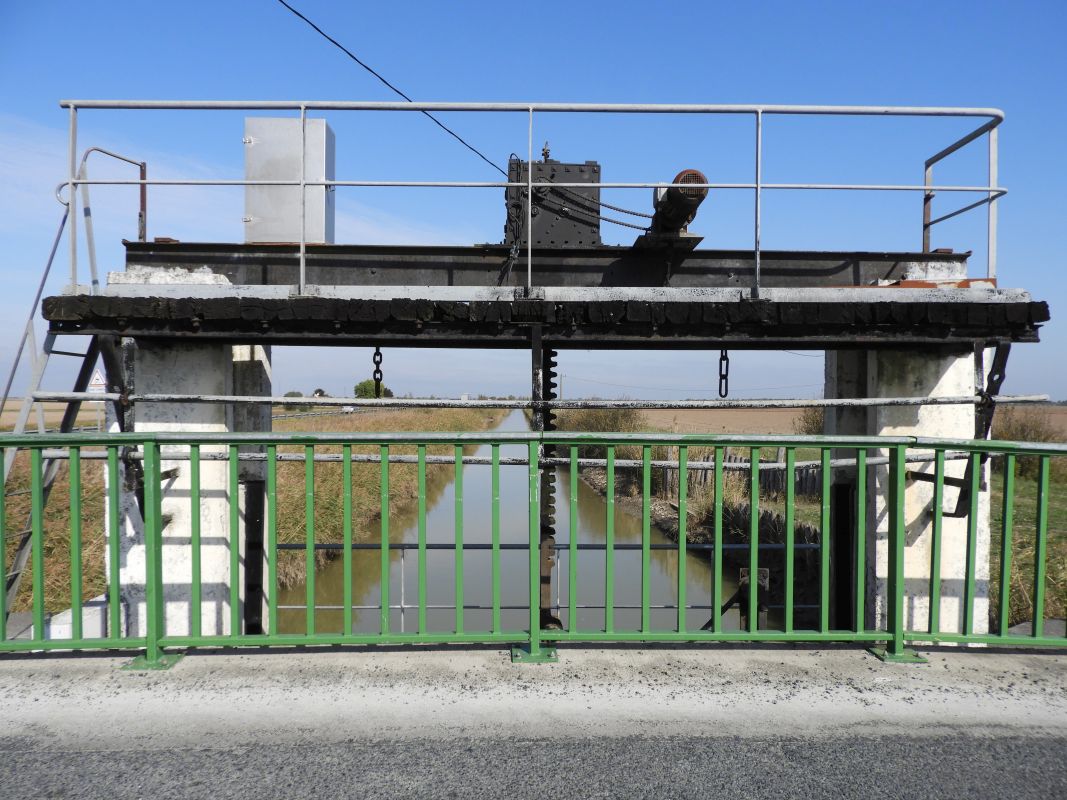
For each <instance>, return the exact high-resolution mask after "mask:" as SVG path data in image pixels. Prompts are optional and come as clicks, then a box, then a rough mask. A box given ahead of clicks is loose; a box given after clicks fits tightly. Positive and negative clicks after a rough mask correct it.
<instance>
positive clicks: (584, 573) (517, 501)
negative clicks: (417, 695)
mask: <svg viewBox="0 0 1067 800" xmlns="http://www.w3.org/2000/svg"><path fill="white" fill-rule="evenodd" d="M497 430H498V431H528V430H529V426H528V423H527V420H526V417H525V416H524V414H523V413H522V412H521V411H513V412H511V413H510V414H508V415H507V416H506V417H504V419H503V420H502V421H501V423H500V425H499V426H498V427H497ZM490 454H491V453H490V448H489V447H488V446H483V447H480V448H478V449H477V450H476V451H475V452H474V455H478V456H485V457H488V456H489V455H490ZM525 455H526V446H525V445H524V444H519V445H501V447H500V456H501V458H502V459H503V458H509V457H516V458H518V457H523V456H525ZM439 475H440V473H439ZM448 475H449V478H448V479H447V483H444V482H443V481H440V480H439V482H437V483H436V485H435V484H434V482H431V485H430V487H429V490H428V493H427V494H428V497H427V509H426V541H427V543H428V544H430V545H433V544H438V543H439V544H453V543H454V542H455V515H456V506H455V492H454V486H453V479H452V478H451V475H452V472H451V471H449V473H448ZM491 478H492V475H491V467H490V466H489V465H481V464H467V465H465V466H464V468H463V542H464V545H465V546H469V545H472V544H485V545H489V544H491V542H492V516H491V511H492V493H491V492H492V483H491ZM568 479H569V474H568V472H567V470H565V469H562V468H560V469H558V470H557V471H556V506H557V508H556V531H557V534H556V541H557V544H558V545H560V546H563V547H565V546H566V545H567V544H568V543H569V538H568V537H569V536H570V531H571V521H570V505H569V502H568V498H569V480H568ZM527 487H528V477H527V467H526V466H525V465H521V464H520V465H502V466H501V467H500V541H501V544H502V545H508V544H514V545H522V546H524V547H525V545H526V544H527V542H528V541H529V533H528V530H529V528H528V525H529V504H528V499H527ZM606 512H607V503H606V501H605V498H604V497H603V496H602V495H601V494H599V493H598V492H597V491H596V490H595V489H593V488H592V487H590V486H588V485H587V484H586V483H585V482H583V481H579V482H578V544H579V545H585V544H596V545H603V544H604V542H605V538H606V533H607V528H606V522H607V517H606ZM393 516H394V518H393V520H392V521H391V522H392V524H391V526H390V541H391V543H393V544H396V543H399V542H404V543H410V544H416V543H417V542H418V522H417V519H416V515H415V511H414V509H411V510H410V511H406V512H405V513H401V514H395V513H394V515H393ZM651 541H652V544H653V545H670V546H671V549H664V550H652V553H651V563H650V565H651V575H650V584H649V593H650V603H651V606H652V609H651V624H652V628H653V630H673V629H674V628H675V624H676V620H677V611H676V610H675V608H673V607H671V608H656V606H675V605H676V604H677V600H678V597H677V586H678V554H677V550H676V549H675V547H674V542H673V541H672V540H671V539H669V538H668V537H667V536H666V535H664V534H663V533H662V532H661V531H660V530H659V529H657V528H655V527H653V528H652V538H651ZM615 542H616V545H640V543H641V519H640V517H639V516H637V515H636V514H633V513H630V512H629V511H628V509H626V508H624V507H623V506H621V505H619V504H618V503H616V507H615ZM569 557H570V556H569V553H568V552H567V551H566V550H561V551H559V553H558V555H557V563H556V570H555V575H554V576H553V602H554V603H558V606H559V610H558V611H555V613H556V614H557V616H559V617H560V619H561V620H562V621H563V623H564V625H567V623H568V620H567V608H568V605H569V602H570V600H569V596H568V581H567V578H568V574H569V564H568V559H569ZM686 559H687V560H686V595H687V597H686V605H687V606H689V609H688V611H687V613H686V622H687V626H688V627H689V628H690V629H699V628H700V626H701V625H703V624H704V623H705V622H707V621H708V619H709V618H710V616H711V611H710V610H709V609H708V608H707V606H709V605H710V602H711V590H712V569H711V565H710V563H709V560H708V558H707V556H706V555H705V554H704V553H703V552H690V553H688V554H687V556H686ZM389 560H390V575H389V585H390V593H389V594H390V596H389V603H390V605H392V606H393V608H392V610H391V611H390V630H391V631H392V632H404V631H406V632H413V631H415V630H417V625H418V588H419V585H418V551H416V550H406V551H405V550H392V551H391V553H390V559H389ZM577 564H578V580H577V586H578V588H577V604H578V606H579V608H578V626H579V628H580V629H582V630H592V631H596V630H600V629H602V627H603V625H604V610H603V606H604V576H605V569H604V566H605V552H604V550H580V551H579V552H578V556H577ZM726 572H727V573H728V574H729V572H730V570H726ZM463 574H464V581H463V586H464V598H463V602H464V605H465V606H466V609H465V611H464V618H463V619H464V628H465V630H466V631H467V632H476V631H488V630H491V628H492V624H491V621H492V617H491V614H492V612H491V608H492V555H491V551H490V550H488V549H486V550H466V551H465V552H464V554H463ZM380 575H381V556H380V551H379V550H378V549H377V548H375V549H368V550H360V549H357V550H355V551H353V553H352V601H353V607H354V610H353V615H352V618H353V625H354V628H355V630H356V632H357V633H375V632H377V631H378V630H379V619H380V603H381V581H380ZM426 575H427V578H426V598H427V606H428V608H427V613H426V621H427V627H428V629H429V630H430V631H435V632H437V631H442V632H447V631H452V630H454V629H455V610H454V605H455V597H456V595H455V576H456V560H455V554H454V551H453V550H451V549H448V550H445V549H441V550H433V549H431V550H428V551H427V555H426ZM735 589H736V584H735V582H734V581H733V580H731V579H730V578H729V577H728V578H727V579H726V580H724V582H723V586H722V598H723V600H724V601H725V600H726V599H727V598H729V597H730V596H731V595H732V594H733V593H734V591H735ZM528 594H529V561H528V554H527V551H526V550H524V549H515V550H507V549H503V550H501V553H500V598H501V600H500V602H501V606H502V610H501V625H502V628H503V629H504V630H512V631H517V630H525V629H526V628H527V627H528V624H529V612H528V610H527V606H526V603H527V598H528ZM305 595H306V586H305V584H304V582H303V581H301V582H300V583H298V584H296V585H293V586H290V587H289V588H288V589H284V590H282V591H280V592H279V612H278V625H279V629H280V631H281V632H282V633H302V632H304V630H305V605H304V602H305ZM343 597H344V566H343V562H342V559H341V558H340V556H338V557H335V558H331V559H329V560H328V561H326V562H325V564H324V565H323V566H321V567H320V568H319V569H318V571H317V572H316V575H315V605H316V609H317V610H316V612H315V626H316V630H317V631H318V632H319V633H325V632H337V631H340V630H341V629H342V610H341V609H342V604H343V602H344V601H343ZM640 603H641V551H640V550H639V549H634V550H624V549H617V550H616V552H615V629H616V630H618V631H627V630H638V629H639V628H640V622H641V612H640ZM401 606H402V607H401ZM583 606H585V607H584V608H583ZM701 606H703V607H704V608H701ZM723 624H724V628H725V629H727V630H730V629H737V627H738V617H737V613H736V611H731V612H729V613H727V614H726V616H725V618H724V620H723Z"/></svg>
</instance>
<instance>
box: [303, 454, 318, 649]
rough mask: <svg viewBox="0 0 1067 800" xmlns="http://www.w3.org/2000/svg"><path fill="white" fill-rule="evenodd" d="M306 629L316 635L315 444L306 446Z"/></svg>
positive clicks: (310, 633)
mask: <svg viewBox="0 0 1067 800" xmlns="http://www.w3.org/2000/svg"><path fill="white" fill-rule="evenodd" d="M304 629H305V631H306V632H307V635H308V636H314V635H315V446H314V445H305V446H304Z"/></svg>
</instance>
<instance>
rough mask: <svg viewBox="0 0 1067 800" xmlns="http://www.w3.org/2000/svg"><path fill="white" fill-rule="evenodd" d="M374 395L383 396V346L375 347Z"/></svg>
mask: <svg viewBox="0 0 1067 800" xmlns="http://www.w3.org/2000/svg"><path fill="white" fill-rule="evenodd" d="M374 396H375V397H381V396H382V348H380V347H375V348H374Z"/></svg>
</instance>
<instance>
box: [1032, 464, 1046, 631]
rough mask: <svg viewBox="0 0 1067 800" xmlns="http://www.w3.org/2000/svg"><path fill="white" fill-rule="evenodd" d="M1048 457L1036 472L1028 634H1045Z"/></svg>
mask: <svg viewBox="0 0 1067 800" xmlns="http://www.w3.org/2000/svg"><path fill="white" fill-rule="evenodd" d="M1048 481H1049V457H1048V456H1041V460H1040V461H1039V462H1038V471H1037V521H1036V529H1037V530H1036V533H1037V538H1036V541H1035V542H1034V619H1033V623H1032V625H1031V628H1030V634H1031V635H1032V636H1034V637H1040V636H1044V632H1045V568H1046V563H1045V559H1046V553H1047V551H1048V499H1049V486H1048Z"/></svg>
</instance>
